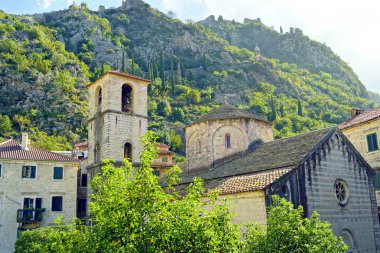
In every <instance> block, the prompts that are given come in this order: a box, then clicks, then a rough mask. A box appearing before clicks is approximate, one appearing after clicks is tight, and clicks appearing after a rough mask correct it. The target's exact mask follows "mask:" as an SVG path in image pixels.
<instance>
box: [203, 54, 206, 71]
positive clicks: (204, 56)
mask: <svg viewBox="0 0 380 253" xmlns="http://www.w3.org/2000/svg"><path fill="white" fill-rule="evenodd" d="M202 67H203V70H205V71H207V59H206V55H205V54H203V57H202Z"/></svg>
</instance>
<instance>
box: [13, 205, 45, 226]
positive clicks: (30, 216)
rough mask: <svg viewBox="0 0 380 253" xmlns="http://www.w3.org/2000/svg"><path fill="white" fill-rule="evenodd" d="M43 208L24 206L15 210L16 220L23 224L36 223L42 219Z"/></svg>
mask: <svg viewBox="0 0 380 253" xmlns="http://www.w3.org/2000/svg"><path fill="white" fill-rule="evenodd" d="M44 212H45V208H25V209H18V210H17V222H18V223H23V224H30V223H38V222H41V221H42V218H43V213H44Z"/></svg>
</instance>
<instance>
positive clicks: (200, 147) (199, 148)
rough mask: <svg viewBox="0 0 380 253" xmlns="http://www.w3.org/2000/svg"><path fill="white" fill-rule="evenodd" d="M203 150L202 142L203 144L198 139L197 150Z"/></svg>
mask: <svg viewBox="0 0 380 253" xmlns="http://www.w3.org/2000/svg"><path fill="white" fill-rule="evenodd" d="M201 151H202V144H201V141H200V140H198V141H197V147H196V152H197V153H201Z"/></svg>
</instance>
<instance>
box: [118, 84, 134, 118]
mask: <svg viewBox="0 0 380 253" xmlns="http://www.w3.org/2000/svg"><path fill="white" fill-rule="evenodd" d="M132 99H133V97H132V87H131V86H129V85H128V84H124V85H123V87H122V88H121V111H122V112H132V105H133V104H132V102H133V101H132Z"/></svg>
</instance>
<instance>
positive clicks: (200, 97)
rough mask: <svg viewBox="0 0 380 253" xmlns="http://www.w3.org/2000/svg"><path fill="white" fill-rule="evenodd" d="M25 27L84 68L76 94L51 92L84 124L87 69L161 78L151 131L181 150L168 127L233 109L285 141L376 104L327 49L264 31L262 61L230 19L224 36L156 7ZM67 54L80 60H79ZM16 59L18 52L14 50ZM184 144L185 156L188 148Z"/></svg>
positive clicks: (153, 92)
mask: <svg viewBox="0 0 380 253" xmlns="http://www.w3.org/2000/svg"><path fill="white" fill-rule="evenodd" d="M21 19H22V18H21ZM23 19H25V20H29V23H30V24H29V26H36V27H41V29H42V28H44V29H46V30H47V31H50V32H49V34H50V35H49V37H48V38H49V40H52V41H54V43H59V42H56V41H57V40H59V41H61V42H62V43H63V44H62V43H61V45H64V47H61V48H60V49H59V50H61V51H62V54H63V55H67V57H71V58H70V59H71V61H73V62H76V65H75V66H76V67H77V68H73V67H71V68H69V66H67V64H66V65H64V66H60V68H61V69H66V68H69V70H68V71H71V72H70V73H71V75H72V76H74V77H75V78H76V79H75V89H74V90H71V91H60V92H58V93H57V94H51V97H54V99H55V100H57V98H59V99H58V100H61V98H67V97H69V98H70V97H71V98H72V96H73V94H76V97H78V99H77V100H75V101H76V102H78V104H77V103H74V105H75V106H77V105H81V103H83V106H81V115H82V116H83V117H85V115H86V105H85V103H86V100H85V96H84V95H83V94H84V88H83V87H84V85H85V84H86V82H87V79H86V74H85V73H86V70H85V69H86V68H87V66H88V69H89V72H90V73H89V77H90V79H92V80H94V79H95V78H97V77H98V76H99V75H100V74H101V72H102V69H103V71H104V70H106V69H108V68H115V69H121V68H123V65H124V69H125V71H128V72H131V73H134V74H138V75H143V76H145V77H147V78H150V79H152V80H153V84H152V85H151V88H150V90H149V95H150V101H149V116H150V128H151V129H154V130H156V131H158V132H159V134H160V135H161V138H162V139H163V140H165V141H166V142H169V144H173V142H176V145H177V144H178V145H179V146H180V143H179V142H180V141H178V136H177V135H176V134H175V133H170V134H169V135H168V131H162V130H163V129H164V128H165V127H167V126H170V127H173V125H172V124H169V123H170V122H171V123H175V124H176V125H179V126H180V125H181V124H187V123H189V122H191V121H193V120H194V119H196V118H197V117H199V116H200V115H202V114H204V113H206V112H208V111H209V110H210V109H211V108H212V107H215V106H216V105H217V104H221V103H224V102H225V101H226V102H228V103H229V104H234V105H238V106H240V107H243V108H247V109H249V110H251V111H253V112H254V113H256V114H258V115H260V116H262V117H266V118H268V119H270V120H272V121H274V124H275V129H276V135H277V137H281V136H289V135H293V134H295V133H300V132H305V131H308V130H310V129H317V128H321V127H323V126H327V125H330V124H337V123H340V122H342V121H343V120H345V119H346V118H348V113H349V107H350V106H355V107H361V108H365V109H366V108H370V107H372V106H373V102H372V101H371V100H370V99H369V98H368V93H367V91H366V90H365V88H364V86H363V85H362V84H361V83H360V81H359V79H358V78H357V76H356V75H355V74H354V73H353V72H352V70H351V69H350V68H349V67H348V66H347V65H346V64H345V63H344V62H343V61H341V60H340V59H339V57H337V56H336V55H335V54H334V53H333V52H332V51H331V50H330V49H328V48H327V47H325V46H323V45H321V44H319V43H317V42H313V41H310V40H308V38H307V37H305V36H303V35H302V36H301V35H299V34H298V33H297V34H296V35H294V34H289V35H279V34H276V32H274V31H270V29H269V28H266V27H265V26H264V25H260V26H262V27H263V28H260V29H262V30H264V31H265V33H268V34H272V33H273V34H272V35H267V36H266V41H268V43H263V44H266V45H268V48H265V47H264V48H263V47H262V54H263V55H264V56H265V57H261V58H260V60H259V61H256V60H255V54H254V52H252V51H251V50H252V47H251V46H252V45H251V44H243V43H241V44H239V43H238V42H239V41H240V42H241V41H249V40H251V38H250V37H249V36H248V37H245V36H244V33H241V32H239V29H240V28H239V27H240V26H244V24H236V23H235V24H233V23H232V22H229V21H223V24H224V23H225V24H227V25H226V26H227V28H225V27H224V26H223V27H221V28H218V29H215V27H214V26H210V25H207V24H205V22H201V23H200V24H197V23H183V22H181V21H180V20H177V19H173V18H170V17H168V16H166V15H165V14H163V13H161V12H159V11H157V10H155V9H152V8H151V7H150V6H149V5H147V4H139V5H137V6H133V7H132V8H117V9H108V10H102V11H101V12H94V11H90V10H88V9H87V6H86V5H85V4H82V5H80V6H76V5H73V6H71V7H70V8H69V9H68V10H63V11H58V12H52V13H45V14H40V15H34V16H29V17H23ZM252 22H253V21H252ZM252 22H251V23H252ZM251 23H249V24H251ZM253 23H255V22H253ZM233 25H234V26H233ZM235 26H236V27H235ZM231 27H232V28H233V29H235V30H237V31H236V34H234V35H233V36H232V35H231V36H232V37H233V38H234V37H236V38H239V39H236V40H231V39H230V38H229V37H228V36H224V35H223V33H224V32H225V31H228V32H229V31H230V30H228V29H232V28H231ZM211 29H213V30H211ZM250 29H251V28H250ZM221 31H223V32H221ZM218 34H219V35H218ZM8 37H9V40H12V41H13V42H15V43H16V44H19V43H22V41H23V40H22V39H20V38H19V37H18V36H13V37H12V36H8ZM222 37H223V38H222ZM261 37H262V36H261ZM287 37H289V38H287ZM279 38H281V40H282V38H287V39H286V40H285V39H284V41H287V42H286V43H287V44H288V45H293V46H294V45H298V44H302V45H304V44H305V45H306V46H305V49H304V50H303V51H305V52H309V51H311V52H314V51H317V53H316V54H317V55H318V57H317V60H316V61H317V62H320V64H319V65H315V64H314V62H313V60H310V59H308V57H307V56H306V55H305V54H306V53H302V54H296V53H294V50H293V51H291V52H293V53H291V52H290V53H287V52H286V51H282V52H280V51H279V49H278V48H276V47H273V52H271V50H270V48H271V46H270V45H274V44H276V43H278V40H279ZM228 40H229V41H230V42H229V41H228ZM235 42H236V43H235ZM284 43H285V42H284ZM260 45H261V43H260ZM32 48H34V49H33V50H37V51H38V52H42V53H43V54H46V56H45V57H49V56H50V55H55V54H49V53H46V52H49V49H48V48H44V47H41V45H40V44H36V45H34V46H31V50H32ZM57 50H58V49H57ZM66 50H67V51H69V52H72V53H74V54H75V55H77V57H78V58H79V60H78V59H77V58H76V57H75V56H74V54H70V53H67V52H66ZM123 51H124V52H125V53H123ZM303 51H302V52H303ZM7 53H8V54H11V53H10V52H9V50H8V51H7ZM123 54H124V55H125V59H124V61H123V60H122V56H123ZM1 57H2V58H0V59H3V60H5V59H6V56H5V55H1ZM321 59H322V60H321ZM81 61H82V62H84V63H85V64H83V63H82V62H81ZM123 62H124V64H123ZM17 64H18V63H17V61H15V62H13V65H12V63H11V62H9V63H8V65H6V66H5V67H4V71H6V72H8V71H9V72H11V71H13V72H12V73H13V75H15V76H17V73H19V74H18V75H20V72H19V69H15V66H17ZM297 65H299V66H297ZM326 66H327V67H326ZM30 68H34V67H33V66H31V67H30ZM38 71H39V70H38ZM40 72H41V71H39V72H38V73H39V75H40V76H42V77H45V76H50V75H52V76H55V75H56V74H55V73H57V72H56V71H54V68H53V71H47V73H42V74H41V73H40ZM13 75H9V76H10V79H12V78H13V79H14V77H13ZM20 78H21V77H20ZM41 79H42V80H46V82H45V83H44V84H43V85H41V87H45V86H46V87H49V85H47V83H49V82H50V81H51V80H53V79H46V78H45V79H44V78H41ZM14 80H18V79H14ZM28 80H29V79H26V78H23V81H22V82H21V83H20V86H19V88H18V90H21V91H22V92H23V94H24V93H26V92H27V91H28V90H30V85H31V84H34V83H35V82H36V80H34V79H30V80H29V81H28ZM12 81H13V80H12ZM13 82H14V81H13ZM78 92H79V93H78ZM47 94H48V93H47ZM78 94H80V96H78ZM32 97H33V98H34V97H35V96H34V95H33V96H32ZM49 99H51V98H50V97H49V98H48V99H47V100H46V101H45V102H44V103H45V108H48V107H49V106H48V104H47V103H50V104H52V105H55V103H54V101H50V100H49ZM72 100H73V99H72ZM72 100H70V99H69V101H67V100H65V99H63V100H62V101H65V102H64V104H67V103H72ZM3 104H4V106H6V108H7V109H6V111H5V110H4V111H3V112H1V113H2V114H9V115H11V116H12V115H14V114H15V113H14V112H13V109H12V108H16V107H15V106H14V104H12V101H7V102H6V103H3ZM23 107H24V108H25V110H24V111H22V112H21V111H20V112H17V113H20V114H23V115H27V116H29V117H32V114H31V112H30V110H31V109H33V108H34V107H33V106H32V105H30V104H25V105H24V106H23ZM17 108H19V107H17ZM63 108H64V107H63ZM75 108H77V107H75ZM61 110H64V109H61ZM55 114H57V115H62V114H61V113H55ZM42 115H43V116H42ZM42 115H40V114H38V116H37V117H36V120H35V121H33V124H34V125H37V126H38V127H41V128H43V127H44V126H43V125H42V124H41V123H40V121H41V119H46V120H48V121H49V124H52V123H51V122H54V121H55V117H56V116H52V117H49V116H48V115H45V114H42ZM60 117H62V119H61V121H62V122H66V123H65V124H67V125H68V126H67V127H69V128H70V129H72V125H73V124H72V123H71V122H70V120H71V121H74V122H73V123H74V125H75V129H77V131H84V130H85V126H84V124H83V122H81V124H79V125H77V121H76V116H75V117H73V116H72V112H68V113H67V114H66V115H62V116H60ZM61 121H60V122H61ZM165 122H166V123H165ZM163 123H164V124H163ZM48 129H49V133H58V132H59V131H60V130H61V128H56V127H54V125H53V126H51V127H48ZM179 146H178V147H177V149H178V150H180V149H181V147H179Z"/></svg>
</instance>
